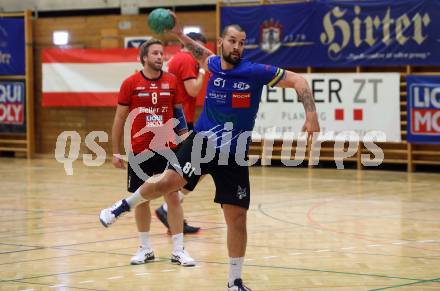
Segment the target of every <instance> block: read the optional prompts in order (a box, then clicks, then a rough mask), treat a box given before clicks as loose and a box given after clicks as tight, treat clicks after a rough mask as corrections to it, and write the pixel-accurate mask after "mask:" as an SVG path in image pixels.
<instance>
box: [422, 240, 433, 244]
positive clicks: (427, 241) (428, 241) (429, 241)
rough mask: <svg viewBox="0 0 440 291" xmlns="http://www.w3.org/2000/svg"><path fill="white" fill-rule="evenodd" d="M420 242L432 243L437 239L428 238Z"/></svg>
mask: <svg viewBox="0 0 440 291" xmlns="http://www.w3.org/2000/svg"><path fill="white" fill-rule="evenodd" d="M418 242H419V243H421V244H424V243H432V242H435V240H433V239H427V240H419V241H418Z"/></svg>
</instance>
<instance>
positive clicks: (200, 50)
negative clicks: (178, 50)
mask: <svg viewBox="0 0 440 291" xmlns="http://www.w3.org/2000/svg"><path fill="white" fill-rule="evenodd" d="M171 15H172V16H173V17H174V21H175V23H176V24H175V26H174V27H173V29H171V30H169V31H168V32H169V33H171V34H173V35H174V36H175V37H177V39H179V41H180V42H181V43H182V44H183V45H184V46H185V47H186V49H188V50H189V51H190V52H191V54H192V55H193V56H194V58H195V59H196V60H197V61H198V62H199V63H200V65H201V66H202V67H203V68H204V69H205V70H208V58H209V57H210V56H212V55H214V53H213V52H212V51H210V50H209V49H207V48H205V47H204V46H202V45H201V44H199V43H197V42H196V41H194V40H192V39H191V38H189V37H187V36H186V35H185V34H184V33H183V29H182V26H181V25H180V23H179V21H178V19H177V16H176V14H175V13H174V12H171Z"/></svg>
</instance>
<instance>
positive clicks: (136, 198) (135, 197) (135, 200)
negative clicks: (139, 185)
mask: <svg viewBox="0 0 440 291" xmlns="http://www.w3.org/2000/svg"><path fill="white" fill-rule="evenodd" d="M125 200H127V203H128V205H130V209H133V208H134V207H136V205H138V204H139V203H141V202H144V201H147V200H145V199H144V197H142V195H141V192H140V191H139V189H137V190H136V191H134V193H133V194H132V195H131V196H130V197H128V198H126V199H125Z"/></svg>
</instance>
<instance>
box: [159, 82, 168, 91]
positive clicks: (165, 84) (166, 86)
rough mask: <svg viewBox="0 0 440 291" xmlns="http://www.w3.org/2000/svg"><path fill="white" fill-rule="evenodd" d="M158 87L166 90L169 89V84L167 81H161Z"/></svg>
mask: <svg viewBox="0 0 440 291" xmlns="http://www.w3.org/2000/svg"><path fill="white" fill-rule="evenodd" d="M160 88H161V89H164V90H168V89H170V84H168V83H162V84H161V85H160Z"/></svg>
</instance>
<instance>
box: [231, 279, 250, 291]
mask: <svg viewBox="0 0 440 291" xmlns="http://www.w3.org/2000/svg"><path fill="white" fill-rule="evenodd" d="M228 291H252V290H251V289H250V288H248V287H246V286H244V285H243V280H241V279H235V281H234V285H232V286H229V283H228Z"/></svg>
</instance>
